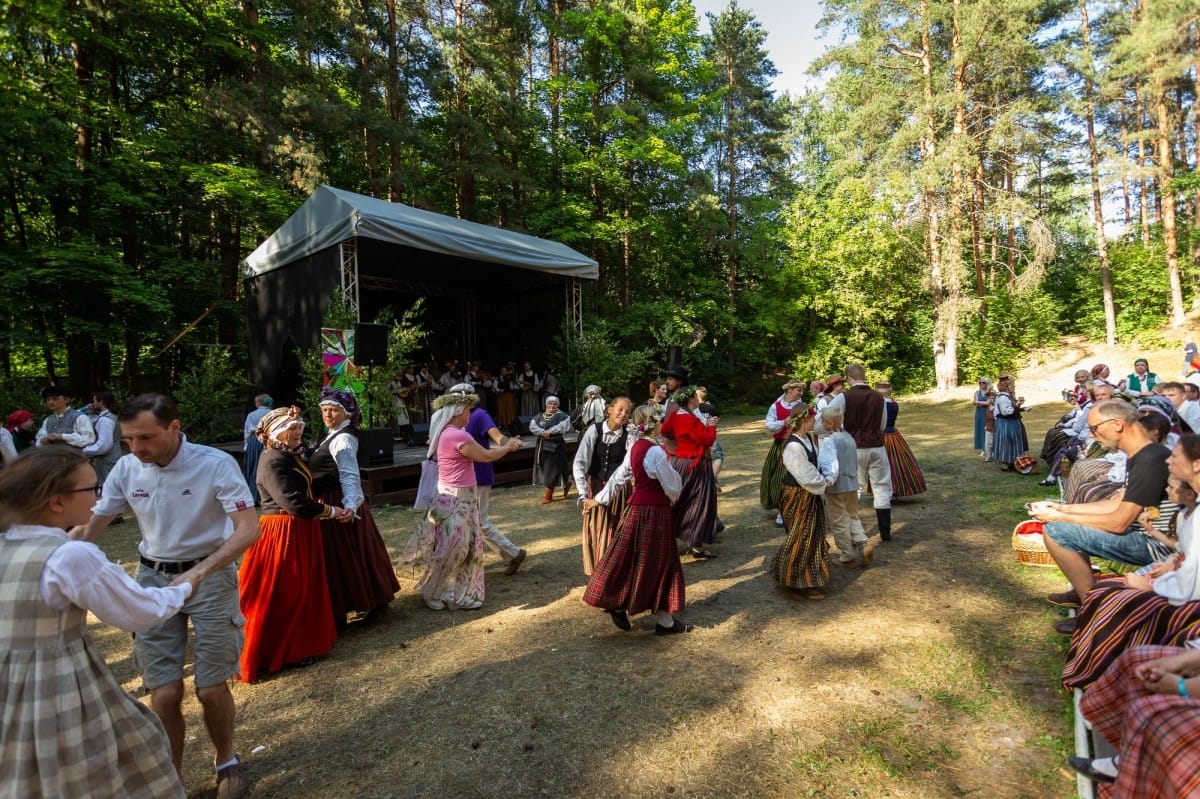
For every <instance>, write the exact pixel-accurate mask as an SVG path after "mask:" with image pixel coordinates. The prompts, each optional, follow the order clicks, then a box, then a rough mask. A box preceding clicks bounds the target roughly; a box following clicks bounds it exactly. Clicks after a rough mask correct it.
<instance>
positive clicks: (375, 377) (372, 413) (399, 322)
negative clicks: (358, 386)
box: [360, 300, 426, 427]
mask: <svg viewBox="0 0 1200 799" xmlns="http://www.w3.org/2000/svg"><path fill="white" fill-rule="evenodd" d="M424 313H425V303H424V301H423V300H418V301H417V302H415V303H413V305H411V306H410V307H409V308H408V310H406V311H405V312H404V313H403V314H402V315H401V316H400V318H399V319H396V317H395V312H394V311H392V309H390V308H385V309H383V310H382V311H380V312H379V314H378V315H376V317H375V320H374V323H375V324H377V325H387V326H388V341H387V352H388V363H389V364H391V366H390V367H387V368H377V369H370V370H368V372H367V380H366V383H365V386H366V390H365V391H364V393H363V396H362V397H361V398H360V402H361V405H362V414H363V424H364V425H370V426H372V427H388V426H390V425H391V413H392V402H393V394H392V380H393V379H394V377H393V376H394V375H396V374H399V373H400V371H401V370H402V369H403V364H406V363H408V362H409V361H410V360H411V359H410V358H409V356H410V355H412V353H414V352H416V351H417V348H418V347H419V346H420V343H421V340H422V339H423V338H424V337H425V333H426V331H425V329H424V328H423V327H422V326H421V317H422V316H423V315H424Z"/></svg>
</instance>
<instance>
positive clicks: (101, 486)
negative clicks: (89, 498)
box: [71, 483, 104, 496]
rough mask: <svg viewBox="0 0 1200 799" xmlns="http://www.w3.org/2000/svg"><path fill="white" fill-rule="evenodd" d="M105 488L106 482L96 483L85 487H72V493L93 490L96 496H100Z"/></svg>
mask: <svg viewBox="0 0 1200 799" xmlns="http://www.w3.org/2000/svg"><path fill="white" fill-rule="evenodd" d="M102 490H104V483H96V484H95V485H94V486H84V487H83V488H72V489H71V493H72V494H78V493H79V492H80V491H91V492H92V493H93V494H95V495H96V496H100V492H101V491H102Z"/></svg>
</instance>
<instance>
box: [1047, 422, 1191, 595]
mask: <svg viewBox="0 0 1200 799" xmlns="http://www.w3.org/2000/svg"><path fill="white" fill-rule="evenodd" d="M1136 422H1137V410H1136V409H1135V408H1133V407H1132V406H1131V405H1129V403H1127V402H1124V401H1122V400H1107V401H1105V402H1101V403H1098V404H1096V405H1095V406H1094V407H1093V408H1092V409H1091V410H1090V411H1089V412H1088V430H1089V431H1090V432H1091V434H1092V436H1094V437H1095V438H1096V440H1097V441H1099V442H1100V443H1101V444H1102V445H1104V446H1105V447H1106V448H1109V449H1119V450H1120V451H1121V452H1122V453H1124V455H1125V456H1126V457H1127V459H1128V460H1127V467H1126V477H1125V489H1124V491H1123V492H1119V493H1117V494H1115V495H1113V496H1112V497H1110V498H1108V499H1104V500H1100V501H1098V502H1089V503H1083V504H1069V505H1059V504H1057V503H1054V502H1035V503H1033V504H1032V505H1030V506H1029V507H1030V515H1031V516H1034V517H1035V518H1037V519H1040V520H1041V521H1043V522H1046V523H1047V524H1046V525H1045V529H1044V533H1045V543H1046V549H1047V550H1048V551H1049V553H1050V555H1051V557H1053V558H1054V561H1055V563H1056V564H1058V567H1059V568H1060V569H1062V571H1063V574H1065V575H1066V577H1067V579H1068V580H1070V582H1071V585H1072V587H1073V588H1074V589H1075V591H1076V593H1077V594H1078V595H1079V596H1080V597H1081V598H1086V597H1087V595H1088V593H1089V592H1090V591H1091V590H1092V584H1093V582H1094V578H1093V576H1092V567H1091V560H1090V558H1091V557H1101V558H1107V559H1110V560H1115V561H1118V562H1121V563H1130V564H1133V565H1135V566H1144V565H1146V564H1148V563H1150V562H1151V560H1152V559H1153V558H1152V557H1151V555H1150V551H1149V548H1148V547H1147V545H1146V539H1145V536H1143V535H1141V534H1140V533H1137V534H1135V535H1132V536H1131V535H1127V533H1129V532H1130V531H1133V530H1134V527H1133V523H1134V521H1135V520H1136V519H1137V517H1138V515H1139V514H1140V513H1141V512H1142V509H1143V508H1148V507H1151V506H1153V505H1158V504H1159V503H1160V502H1161V501H1162V499H1163V495H1164V493H1165V490H1166V486H1167V462H1166V461H1167V456H1168V455H1169V454H1170V450H1168V449H1167V448H1166V447H1165V446H1163V445H1162V444H1156V443H1154V442H1153V441H1152V440H1151V439H1150V436H1149V435H1148V434H1147V433H1146V430H1145V428H1143V427H1142V426H1140V425H1138V424H1136Z"/></svg>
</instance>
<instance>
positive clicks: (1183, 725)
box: [1079, 646, 1200, 799]
mask: <svg viewBox="0 0 1200 799" xmlns="http://www.w3.org/2000/svg"><path fill="white" fill-rule="evenodd" d="M1182 652H1183V650H1182V649H1180V648H1177V647H1166V646H1143V647H1138V648H1137V649H1131V650H1129V651H1128V652H1126V653H1124V654H1123V655H1121V656H1120V657H1119V658H1118V659H1117V660H1116V662H1115V663H1114V664H1113V666H1112V668H1110V669H1108V671H1106V672H1104V675H1103V676H1102V677H1101V678H1100V679H1099V680H1097V681H1096V683H1095V685H1093V686H1092V687H1091V688H1089V689H1088V690H1086V691H1084V693H1083V698H1082V699H1081V700H1080V702H1079V710H1080V712H1082V713H1083V715H1084V718H1086V719H1087V720H1088V721H1090V722H1091V723H1092V726H1093V728H1094V729H1095V730H1096V732H1098V733H1099V734H1100V735H1101V737H1103V738H1104V740H1106V741H1108V743H1109V744H1110V745H1111V746H1112V747H1113V748H1114V749H1116V750H1117V751H1118V752H1119V753H1120V755H1121V767H1120V768H1119V769H1118V770H1117V781H1116V783H1115V784H1114V785H1112V786H1109V787H1111V789H1112V792H1111V793H1109V794H1107V795H1109V796H1119V797H1122V799H1183V798H1184V797H1189V796H1196V795H1198V794H1200V699H1198V698H1196V697H1186V696H1175V695H1173V694H1159V693H1152V692H1151V691H1150V690H1149V689H1147V688H1144V687H1143V686H1142V684H1141V682H1140V681H1138V680H1136V679H1134V676H1133V673H1134V669H1135V668H1137V667H1138V666H1139V665H1141V664H1143V663H1148V662H1149V661H1151V660H1158V659H1160V658H1164V657H1170V656H1172V655H1178V654H1181V653H1182ZM1101 795H1105V794H1101Z"/></svg>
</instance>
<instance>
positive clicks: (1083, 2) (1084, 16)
mask: <svg viewBox="0 0 1200 799" xmlns="http://www.w3.org/2000/svg"><path fill="white" fill-rule="evenodd" d="M1079 16H1080V20H1081V21H1082V31H1083V59H1084V72H1085V74H1084V76H1083V97H1084V103H1085V108H1086V113H1087V120H1086V121H1087V139H1088V162H1089V164H1090V166H1091V171H1092V222H1093V224H1094V225H1095V228H1096V252H1097V254H1098V255H1099V258H1100V285H1101V289H1102V291H1103V293H1104V334H1105V339H1106V340H1107V341H1108V346H1110V347H1112V346H1114V345H1115V344H1116V342H1117V310H1116V305H1115V304H1114V303H1113V280H1112V269H1111V267H1110V266H1109V263H1108V242H1107V240H1106V239H1105V235H1104V204H1103V201H1102V198H1101V192H1100V148H1099V147H1098V146H1097V144H1096V101H1095V90H1094V87H1093V85H1092V55H1091V52H1092V51H1091V29H1090V28H1089V27H1088V13H1087V0H1079Z"/></svg>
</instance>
